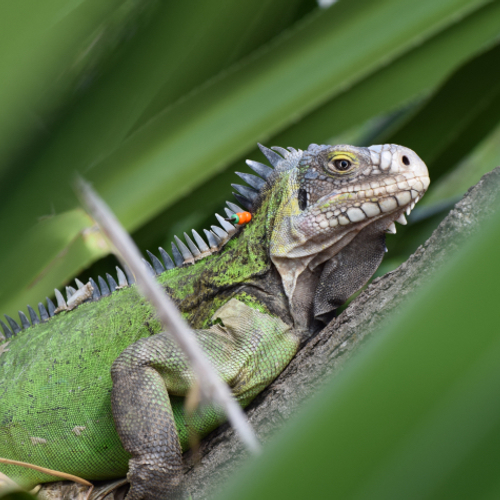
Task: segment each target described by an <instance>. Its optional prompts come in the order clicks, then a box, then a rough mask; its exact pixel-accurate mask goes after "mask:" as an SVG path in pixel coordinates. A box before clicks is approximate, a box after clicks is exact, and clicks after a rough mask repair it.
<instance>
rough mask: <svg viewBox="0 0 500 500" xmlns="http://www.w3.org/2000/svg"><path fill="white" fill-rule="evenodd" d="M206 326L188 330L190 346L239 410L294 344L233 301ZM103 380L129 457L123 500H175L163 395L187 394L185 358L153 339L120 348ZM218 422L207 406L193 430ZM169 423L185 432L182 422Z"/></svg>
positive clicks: (265, 318) (271, 321)
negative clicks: (109, 385) (107, 380)
mask: <svg viewBox="0 0 500 500" xmlns="http://www.w3.org/2000/svg"><path fill="white" fill-rule="evenodd" d="M212 319H213V320H219V321H218V322H217V324H215V325H214V326H212V327H211V328H210V329H206V330H196V331H195V333H196V335H197V338H198V341H199V342H200V344H201V345H202V348H203V350H204V351H205V353H206V354H207V356H208V357H209V359H210V360H211V362H212V364H213V365H214V367H215V369H216V370H217V371H218V373H219V374H220V376H221V378H222V379H223V380H225V381H226V382H227V383H229V385H230V387H232V390H233V394H234V395H235V396H236V397H237V399H238V400H239V402H240V403H241V404H242V405H246V404H248V402H250V401H251V399H253V397H255V395H256V394H258V393H259V392H260V391H261V390H262V389H263V388H264V387H266V386H267V385H269V383H270V382H271V381H272V380H274V378H276V376H277V375H278V374H279V373H280V372H281V371H282V370H283V368H284V367H285V366H286V365H287V364H288V362H289V361H290V359H291V358H292V357H293V356H294V354H295V352H296V351H297V348H298V338H297V337H296V336H295V335H294V333H293V332H292V331H291V330H290V327H289V326H288V325H286V324H285V323H284V322H283V321H281V320H280V319H279V318H276V317H273V316H270V315H268V314H264V313H262V312H259V311H257V310H255V309H253V308H251V307H249V306H247V305H245V304H244V303H242V302H240V301H238V300H236V299H231V300H230V301H229V302H228V303H226V304H225V305H224V306H223V307H221V308H220V309H219V310H218V311H217V313H216V314H215V315H214V317H213V318H212ZM111 374H112V378H113V393H112V407H113V416H114V419H115V423H116V428H117V431H118V434H119V436H120V439H121V441H122V444H123V446H124V448H125V449H126V450H127V451H128V452H130V453H131V455H132V458H131V459H130V461H129V473H128V479H129V481H130V483H131V488H130V491H129V494H128V496H127V500H139V499H144V500H147V499H151V500H152V499H160V498H175V497H176V496H178V495H179V491H178V485H179V482H180V478H181V469H182V457H181V453H182V451H181V442H180V440H179V436H178V433H177V428H176V422H175V418H174V409H175V408H173V405H172V399H171V396H185V395H186V394H187V393H188V391H189V390H190V389H191V388H192V387H193V384H194V376H193V373H192V371H191V370H190V368H189V366H188V364H187V361H186V358H185V357H184V355H183V354H182V352H180V350H179V348H178V347H177V346H176V344H175V343H174V342H173V340H172V339H171V338H170V336H169V335H168V334H166V333H161V334H158V335H155V336H153V337H149V338H145V339H141V340H139V341H138V342H136V343H135V344H133V345H131V346H130V347H128V348H127V349H126V350H125V351H124V352H123V353H122V354H121V355H120V356H119V357H118V358H117V360H116V361H115V362H114V364H113V367H112V371H111ZM181 413H182V412H181ZM177 417H178V420H179V412H178V414H177ZM220 417H221V415H220V413H219V412H217V411H216V410H215V409H214V408H212V407H209V408H207V409H206V410H205V411H201V412H197V414H196V418H195V419H194V420H193V423H194V424H195V428H194V430H195V431H196V432H197V433H198V434H200V435H201V436H203V435H205V434H206V433H207V432H209V431H210V430H212V429H213V428H215V427H217V425H219V423H220ZM177 424H180V425H181V426H183V425H185V421H184V422H183V421H182V415H181V422H179V421H178V422H177Z"/></svg>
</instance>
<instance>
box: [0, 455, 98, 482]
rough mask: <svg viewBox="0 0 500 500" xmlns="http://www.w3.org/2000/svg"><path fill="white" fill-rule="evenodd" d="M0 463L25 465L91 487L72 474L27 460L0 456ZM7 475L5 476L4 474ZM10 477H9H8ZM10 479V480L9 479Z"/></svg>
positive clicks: (84, 480)
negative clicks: (22, 460) (21, 460)
mask: <svg viewBox="0 0 500 500" xmlns="http://www.w3.org/2000/svg"><path fill="white" fill-rule="evenodd" d="M0 463H1V464H10V465H18V466H20V467H26V468H27V469H33V470H37V471H38V472H43V473H44V474H49V475H51V476H56V477H60V478H61V479H67V480H68V481H73V482H75V483H78V484H83V485H84V486H89V487H92V486H93V485H92V483H90V482H89V481H87V480H86V479H83V478H81V477H78V476H74V475H73V474H67V473H66V472H60V471H58V470H53V469H47V468H46V467H40V466H39V465H35V464H29V463H27V462H20V461H19V460H10V459H9V458H0ZM5 477H7V476H5ZM9 479H10V478H9ZM10 481H12V480H11V479H10Z"/></svg>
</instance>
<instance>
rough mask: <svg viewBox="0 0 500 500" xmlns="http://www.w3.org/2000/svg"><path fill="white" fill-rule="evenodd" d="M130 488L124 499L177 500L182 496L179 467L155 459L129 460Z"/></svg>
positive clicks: (128, 476)
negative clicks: (160, 462)
mask: <svg viewBox="0 0 500 500" xmlns="http://www.w3.org/2000/svg"><path fill="white" fill-rule="evenodd" d="M129 467H130V469H129V472H128V474H127V478H128V480H129V481H130V490H129V492H128V494H127V496H126V497H125V500H163V499H165V500H177V499H181V498H182V497H183V495H182V491H181V488H179V484H180V482H181V477H182V475H181V469H182V468H181V467H177V466H175V465H174V466H172V465H168V464H166V463H163V464H159V463H158V462H157V461H155V460H154V459H153V460H149V461H148V460H144V459H134V458H132V459H131V460H130V462H129Z"/></svg>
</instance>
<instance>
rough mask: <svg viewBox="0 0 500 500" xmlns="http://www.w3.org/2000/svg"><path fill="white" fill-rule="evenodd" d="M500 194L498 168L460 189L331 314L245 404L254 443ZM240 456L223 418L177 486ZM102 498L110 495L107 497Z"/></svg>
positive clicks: (442, 258)
mask: <svg viewBox="0 0 500 500" xmlns="http://www.w3.org/2000/svg"><path fill="white" fill-rule="evenodd" d="M499 193H500V167H498V168H496V169H495V170H493V171H492V172H490V173H489V174H487V175H485V176H484V177H483V178H482V179H481V180H480V182H479V183H478V184H477V185H476V186H474V187H473V188H471V189H470V190H469V191H468V192H467V193H466V194H465V195H464V197H463V199H462V200H461V201H460V202H459V203H457V204H456V206H455V208H454V209H453V210H452V211H451V212H450V213H449V214H448V215H447V216H446V218H445V219H444V220H443V221H442V222H441V224H440V225H439V226H438V228H437V229H436V230H435V231H434V233H433V234H432V236H431V237H430V238H429V239H428V240H427V241H426V242H425V243H424V244H423V245H421V246H420V247H419V248H418V249H417V251H416V252H415V253H414V254H413V255H412V256H411V257H410V258H409V259H408V261H406V262H405V263H404V264H402V265H401V266H400V267H398V268H397V269H396V270H394V271H392V272H390V273H388V274H386V275H385V276H383V277H381V278H378V279H376V280H374V281H373V282H372V283H371V284H370V285H369V286H368V287H367V289H366V290H365V291H363V292H362V293H361V294H360V295H359V296H358V297H357V298H356V299H355V300H354V301H353V302H352V303H351V304H350V305H349V307H348V308H347V309H346V310H345V311H344V312H342V314H340V315H339V317H338V318H336V319H335V320H334V321H332V322H331V323H330V324H329V325H328V326H327V327H326V328H324V329H323V330H322V331H321V332H320V333H319V334H318V335H317V336H315V337H314V338H313V339H311V340H310V341H309V342H308V343H307V344H306V345H305V346H304V347H303V348H302V349H301V350H300V351H299V353H298V354H297V355H296V356H295V358H294V359H293V360H292V362H291V363H290V364H289V365H288V367H287V368H286V369H285V370H284V371H283V373H281V375H280V376H279V377H278V378H277V379H276V380H275V381H274V382H273V383H272V384H271V385H270V386H269V387H268V388H267V389H265V390H264V391H263V392H262V393H261V394H260V395H259V396H258V397H257V398H256V399H255V401H254V402H253V403H252V404H251V406H250V407H249V409H248V417H249V419H250V423H251V424H252V426H253V427H254V429H255V430H256V432H257V434H258V437H259V439H260V440H261V442H265V441H266V440H267V439H268V438H269V437H270V436H271V435H272V434H273V433H274V432H276V430H278V429H279V428H280V427H281V426H282V425H283V423H284V422H286V420H287V419H288V418H289V417H290V415H292V414H293V413H294V412H295V411H296V410H297V408H298V407H299V406H300V405H302V404H303V403H304V401H305V400H306V399H307V398H308V397H309V396H310V395H311V394H313V393H314V392H315V391H317V389H318V387H319V386H321V385H322V383H323V380H325V378H328V377H330V376H331V375H332V374H335V373H336V372H338V371H339V370H340V369H341V368H342V365H343V363H344V362H345V361H346V360H347V359H348V358H349V357H350V356H351V354H352V352H353V351H354V350H356V349H358V348H359V347H360V345H362V344H363V342H364V341H365V340H366V339H367V338H368V337H370V336H371V335H372V334H373V333H374V332H375V331H376V329H377V327H378V326H379V325H380V323H381V322H382V321H383V320H384V319H385V318H387V317H390V316H391V314H392V313H393V311H394V310H395V309H396V308H398V307H399V306H400V305H401V303H402V301H404V300H406V299H408V298H409V296H411V294H412V293H414V292H415V290H416V289H417V288H419V287H420V286H421V285H422V284H423V283H424V282H425V281H426V280H427V279H428V277H429V276H432V275H433V273H434V271H435V270H437V269H438V268H440V267H441V266H442V265H443V263H444V262H446V261H447V260H448V259H449V258H450V257H451V256H452V255H453V254H454V252H455V250H456V249H457V248H458V247H460V245H461V244H462V243H463V242H464V241H465V240H468V239H469V238H470V237H471V236H473V235H474V233H475V232H476V231H477V229H478V228H479V227H481V225H482V224H483V223H484V221H485V220H486V219H488V218H489V217H490V216H491V214H492V213H493V212H494V211H495V210H496V208H497V207H498V206H499V202H500V194H499ZM245 455H246V453H245V452H244V450H243V447H242V445H241V443H240V441H239V440H238V438H237V437H236V436H235V435H234V432H233V430H232V429H231V428H230V427H229V426H228V425H227V424H225V425H223V426H222V427H220V428H219V429H217V430H216V431H214V432H213V433H212V434H210V435H209V436H208V437H207V438H205V439H204V440H203V441H202V442H201V444H200V447H199V450H198V452H197V454H196V456H195V455H194V454H193V453H192V452H188V453H186V454H185V462H186V469H185V479H184V484H185V487H186V489H187V490H188V491H189V492H190V494H191V496H192V498H193V499H204V498H207V497H208V496H209V495H210V494H211V493H212V492H213V491H214V489H215V488H216V487H217V486H218V485H220V484H222V483H223V482H224V481H225V480H226V479H227V478H228V476H229V475H230V474H231V473H232V472H233V471H234V470H235V469H236V468H237V467H238V466H239V465H240V463H241V462H242V461H243V460H244V458H245ZM69 488H71V493H69V490H68V489H69ZM44 489H45V490H46V491H47V493H48V490H49V489H50V490H52V494H50V495H47V498H51V499H55V498H79V497H80V496H79V495H78V494H77V492H76V490H77V489H78V490H80V492H82V489H81V487H77V485H69V484H68V485H67V486H62V485H61V483H59V484H57V485H53V486H50V487H44ZM65 489H66V490H65ZM99 489H100V488H98V489H97V490H98V491H99ZM64 490H65V491H64ZM82 498H83V496H82ZM93 498H95V497H94V495H93ZM106 498H108V499H111V498H112V495H109V496H108V497H106Z"/></svg>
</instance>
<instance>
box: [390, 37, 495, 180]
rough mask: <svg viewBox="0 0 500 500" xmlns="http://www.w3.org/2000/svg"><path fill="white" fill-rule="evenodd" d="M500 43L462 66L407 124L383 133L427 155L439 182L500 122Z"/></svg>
mask: <svg viewBox="0 0 500 500" xmlns="http://www.w3.org/2000/svg"><path fill="white" fill-rule="evenodd" d="M499 117H500V45H497V46H494V47H493V48H491V49H490V50H488V51H486V52H485V53H484V54H481V55H480V56H478V57H476V58H475V59H473V60H472V61H470V62H468V63H467V64H464V65H463V66H462V67H460V68H459V69H458V70H457V71H456V72H455V74H454V75H453V76H452V77H451V78H450V79H449V80H448V81H447V82H446V83H445V84H444V85H443V86H442V87H441V88H440V89H439V90H438V91H437V92H436V93H435V94H434V95H433V97H432V98H431V99H430V100H429V101H428V102H426V104H425V106H424V107H423V108H422V109H421V110H419V112H418V113H417V114H416V115H415V116H414V117H412V118H411V120H409V121H408V122H407V123H406V124H404V125H403V126H402V127H401V128H399V129H398V130H397V131H396V132H394V133H392V134H391V135H390V136H389V137H387V136H386V137H384V138H383V139H382V140H383V141H384V142H391V143H396V144H405V145H406V146H408V147H410V148H412V149H414V150H415V151H418V153H419V155H420V156H421V157H422V158H424V159H425V162H426V164H427V166H428V167H429V172H430V174H431V178H432V180H433V182H434V181H436V180H437V179H438V178H439V177H441V176H442V175H444V174H445V173H446V172H447V171H449V170H450V169H451V168H452V167H453V166H454V165H455V164H456V163H458V162H459V161H460V160H462V159H463V158H464V157H465V156H466V155H467V154H468V153H470V151H471V150H472V149H473V148H474V147H475V146H476V145H477V144H478V143H479V142H480V141H481V140H482V139H484V137H486V136H487V135H488V134H489V133H490V132H491V131H492V130H493V129H494V128H495V127H496V126H497V124H498V123H499Z"/></svg>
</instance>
